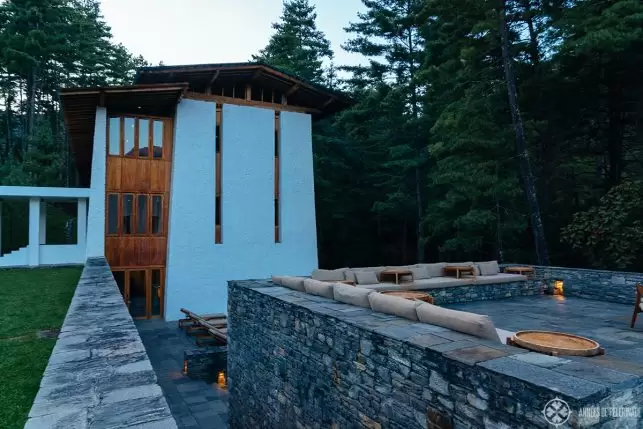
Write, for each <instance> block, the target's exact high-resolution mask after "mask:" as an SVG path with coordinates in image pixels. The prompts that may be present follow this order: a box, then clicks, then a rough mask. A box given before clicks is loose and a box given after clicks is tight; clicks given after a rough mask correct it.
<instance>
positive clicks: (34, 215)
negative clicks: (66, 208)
mask: <svg viewBox="0 0 643 429" xmlns="http://www.w3.org/2000/svg"><path fill="white" fill-rule="evenodd" d="M28 250H29V253H28V255H27V258H28V259H27V260H28V263H29V266H32V267H33V266H36V265H38V264H39V263H40V198H37V197H36V198H29V249H28Z"/></svg>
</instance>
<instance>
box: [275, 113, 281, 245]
mask: <svg viewBox="0 0 643 429" xmlns="http://www.w3.org/2000/svg"><path fill="white" fill-rule="evenodd" d="M274 155H275V160H274V170H275V171H274V175H275V190H274V209H275V243H281V200H280V181H281V177H280V176H281V164H280V161H279V158H280V156H281V113H280V112H278V111H275V151H274Z"/></svg>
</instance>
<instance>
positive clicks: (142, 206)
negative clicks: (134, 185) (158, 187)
mask: <svg viewBox="0 0 643 429" xmlns="http://www.w3.org/2000/svg"><path fill="white" fill-rule="evenodd" d="M148 222H149V216H148V207H147V195H145V194H139V195H138V196H137V197H136V233H137V234H143V235H145V234H147V231H148V226H147V224H148Z"/></svg>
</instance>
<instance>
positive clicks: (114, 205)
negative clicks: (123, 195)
mask: <svg viewBox="0 0 643 429" xmlns="http://www.w3.org/2000/svg"><path fill="white" fill-rule="evenodd" d="M118 197H119V195H118V194H109V195H108V196H107V234H118V220H119V216H120V215H119V213H118V212H119V210H118V200H119V198H118Z"/></svg>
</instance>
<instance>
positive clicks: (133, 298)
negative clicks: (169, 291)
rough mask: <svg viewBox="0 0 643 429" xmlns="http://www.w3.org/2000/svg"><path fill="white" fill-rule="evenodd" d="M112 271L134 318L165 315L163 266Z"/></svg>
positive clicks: (150, 317)
mask: <svg viewBox="0 0 643 429" xmlns="http://www.w3.org/2000/svg"><path fill="white" fill-rule="evenodd" d="M112 273H113V274H114V279H115V280H116V284H117V285H118V290H119V291H120V292H121V295H122V296H123V300H124V301H125V305H127V309H128V310H129V312H130V315H131V316H132V318H134V319H152V318H161V317H163V293H164V282H165V273H164V270H163V268H145V269H141V268H133V269H127V270H119V269H115V270H113V271H112Z"/></svg>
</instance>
